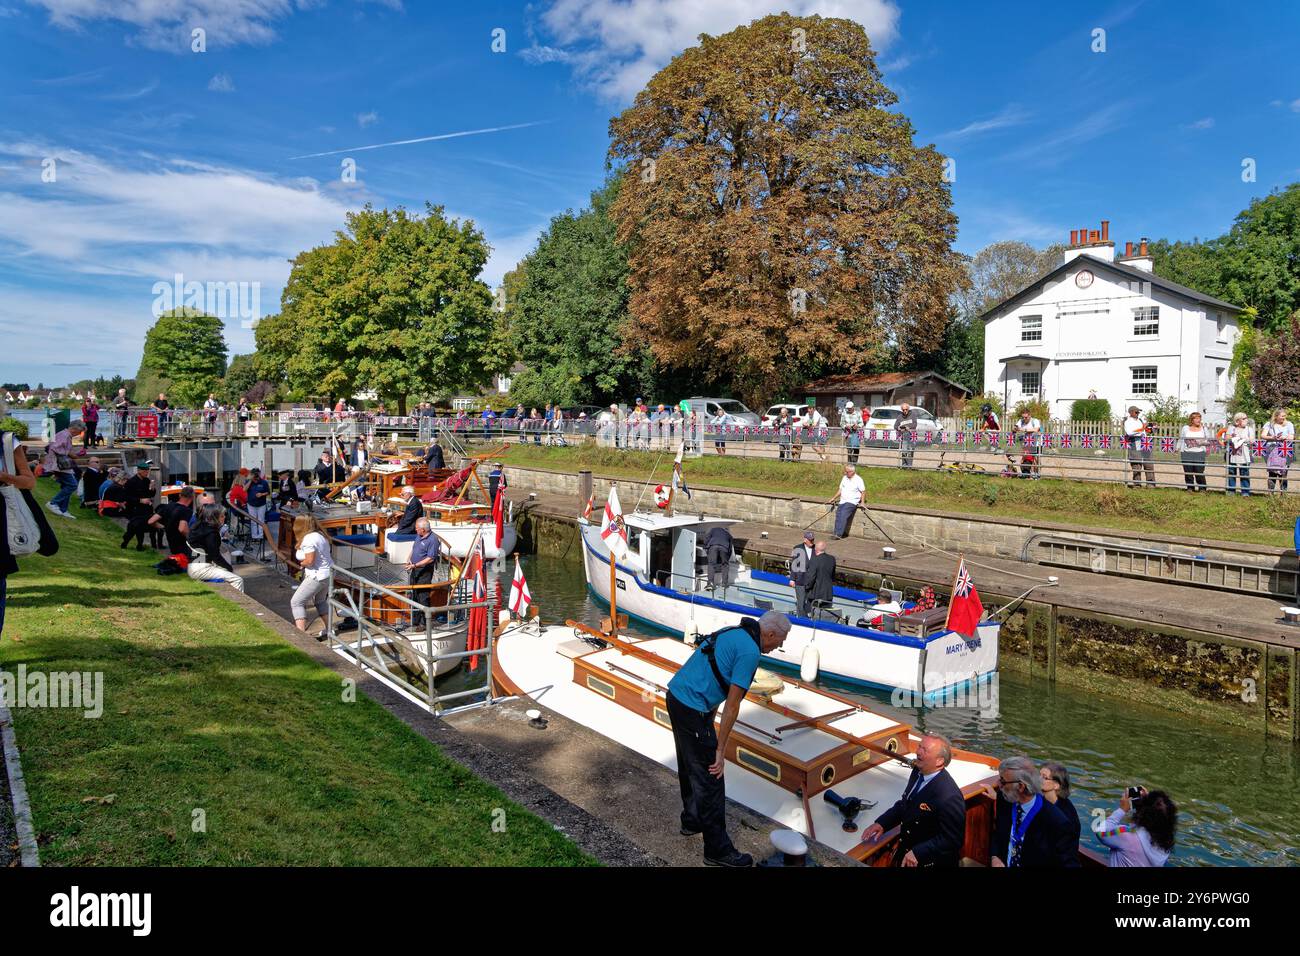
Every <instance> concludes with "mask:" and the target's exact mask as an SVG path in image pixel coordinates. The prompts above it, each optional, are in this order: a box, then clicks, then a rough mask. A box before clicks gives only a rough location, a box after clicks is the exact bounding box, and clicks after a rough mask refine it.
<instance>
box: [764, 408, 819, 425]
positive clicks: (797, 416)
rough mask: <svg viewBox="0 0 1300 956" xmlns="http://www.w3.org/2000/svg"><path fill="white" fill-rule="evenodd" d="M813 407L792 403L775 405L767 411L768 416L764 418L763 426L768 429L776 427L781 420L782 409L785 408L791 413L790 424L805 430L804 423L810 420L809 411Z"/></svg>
mask: <svg viewBox="0 0 1300 956" xmlns="http://www.w3.org/2000/svg"><path fill="white" fill-rule="evenodd" d="M811 407H812V406H810V405H796V404H794V403H792V402H781V403H780V404H777V405H773V406H772V407H771V408H769V409H768V410H767V414H765V415H764V416H763V422H762V424H763V425H764V426H765V427H768V428H773V427H775V426H776V424H777V422H779V421H780V420H781V409H783V408H785V409H788V410H789V412H790V423H791V424H792V425H794V427H795V428H803V426H804V423H805V422H806V421H807V420H808V411H809V409H810V408H811Z"/></svg>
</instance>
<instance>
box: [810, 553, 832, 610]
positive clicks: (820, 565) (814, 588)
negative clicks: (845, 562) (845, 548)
mask: <svg viewBox="0 0 1300 956" xmlns="http://www.w3.org/2000/svg"><path fill="white" fill-rule="evenodd" d="M803 580H804V587H805V588H806V589H807V592H808V601H809V603H811V602H813V601H827V602H829V601H832V600H834V598H835V558H834V556H833V555H829V554H827V553H826V542H825V541H818V542H817V553H816V554H815V555H813V559H812V560H811V561H809V562H808V570H807V571H805V572H804V578H803Z"/></svg>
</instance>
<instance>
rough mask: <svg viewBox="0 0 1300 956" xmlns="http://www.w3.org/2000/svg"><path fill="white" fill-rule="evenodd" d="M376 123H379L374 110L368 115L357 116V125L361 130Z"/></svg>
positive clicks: (360, 114) (359, 114)
mask: <svg viewBox="0 0 1300 956" xmlns="http://www.w3.org/2000/svg"><path fill="white" fill-rule="evenodd" d="M378 122H379V114H378V113H376V112H375V111H374V110H371V111H370V112H369V113H358V114H357V125H358V126H360V127H361V128H362V129H365V128H366V127H367V126H374V125H375V124H376V123H378Z"/></svg>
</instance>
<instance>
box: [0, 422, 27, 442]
mask: <svg viewBox="0 0 1300 956" xmlns="http://www.w3.org/2000/svg"><path fill="white" fill-rule="evenodd" d="M0 432H13V433H14V437H15V438H17V439H18V440H19V441H26V440H27V423H26V422H20V421H19V420H18V419H16V418H0Z"/></svg>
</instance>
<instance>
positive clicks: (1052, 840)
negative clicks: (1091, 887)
mask: <svg viewBox="0 0 1300 956" xmlns="http://www.w3.org/2000/svg"><path fill="white" fill-rule="evenodd" d="M1042 779H1043V778H1042V776H1041V775H1040V774H1039V772H1038V768H1037V767H1035V766H1034V762H1033V761H1032V760H1030V759H1029V758H1028V757H1008V758H1007V759H1006V760H1004V761H1002V763H1001V764H999V765H998V790H999V792H1000V793H1001V797H1002V798H1001V799H1000V800H998V810H997V822H996V825H995V828H994V834H993V865H994V866H1007V867H1053V868H1059V867H1074V866H1078V865H1079V854H1078V844H1077V843H1076V842H1075V838H1074V837H1072V835H1071V830H1070V825H1069V823H1068V822H1067V821H1066V819H1065V816H1064V815H1063V814H1062V813H1061V811H1060V810H1059V809H1057V807H1056V806H1055V805H1054V804H1052V803H1051V802H1050V801H1048V800H1045V799H1043V794H1042Z"/></svg>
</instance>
